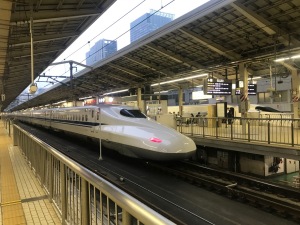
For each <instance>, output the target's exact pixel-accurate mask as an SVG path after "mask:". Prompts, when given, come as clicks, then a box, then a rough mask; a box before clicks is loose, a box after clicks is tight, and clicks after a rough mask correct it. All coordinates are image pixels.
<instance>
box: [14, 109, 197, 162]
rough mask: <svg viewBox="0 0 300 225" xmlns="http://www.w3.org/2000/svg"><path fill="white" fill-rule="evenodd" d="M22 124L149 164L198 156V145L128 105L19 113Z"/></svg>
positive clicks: (17, 116)
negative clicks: (95, 142)
mask: <svg viewBox="0 0 300 225" xmlns="http://www.w3.org/2000/svg"><path fill="white" fill-rule="evenodd" d="M15 117H16V118H17V119H19V120H21V121H25V122H28V123H32V124H36V125H40V126H43V127H46V128H49V129H54V130H61V131H65V132H69V133H75V134H79V135H84V136H88V137H91V138H94V139H100V138H101V143H102V146H104V147H106V148H108V149H112V150H115V151H117V152H119V153H120V154H122V155H126V156H129V157H133V158H142V159H148V160H158V161H167V160H180V159H186V158H190V157H191V156H193V155H194V154H195V152H196V145H195V143H194V141H193V140H192V139H191V138H189V137H187V136H184V135H183V134H181V133H179V132H177V131H176V130H174V129H172V128H169V127H166V126H164V125H162V124H160V123H157V122H156V121H154V120H152V119H150V118H148V117H147V116H146V115H144V114H143V113H142V112H141V111H140V110H139V109H137V108H134V107H131V106H124V105H98V106H84V107H72V108H53V109H42V110H33V111H19V112H17V113H15Z"/></svg>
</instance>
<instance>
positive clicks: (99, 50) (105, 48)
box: [85, 39, 117, 66]
mask: <svg viewBox="0 0 300 225" xmlns="http://www.w3.org/2000/svg"><path fill="white" fill-rule="evenodd" d="M116 51H117V42H116V41H111V40H106V39H101V40H99V41H97V42H96V43H95V45H94V46H93V47H91V48H90V51H88V52H87V53H86V54H85V55H86V65H88V66H90V65H92V64H94V63H96V62H98V61H100V60H102V59H104V58H106V57H108V56H110V55H111V54H113V53H114V52H116Z"/></svg>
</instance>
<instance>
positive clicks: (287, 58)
mask: <svg viewBox="0 0 300 225" xmlns="http://www.w3.org/2000/svg"><path fill="white" fill-rule="evenodd" d="M298 58H300V54H299V55H294V56H291V57H284V58H279V59H275V60H274V62H282V61H285V60H289V59H298Z"/></svg>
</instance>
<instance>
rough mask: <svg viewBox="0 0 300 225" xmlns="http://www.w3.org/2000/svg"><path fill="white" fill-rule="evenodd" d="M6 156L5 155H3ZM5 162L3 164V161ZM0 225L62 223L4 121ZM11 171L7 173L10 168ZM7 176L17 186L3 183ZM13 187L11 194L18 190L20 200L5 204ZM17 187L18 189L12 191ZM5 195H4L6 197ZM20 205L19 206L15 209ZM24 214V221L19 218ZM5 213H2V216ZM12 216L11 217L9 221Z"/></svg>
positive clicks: (0, 143) (0, 130)
mask: <svg viewBox="0 0 300 225" xmlns="http://www.w3.org/2000/svg"><path fill="white" fill-rule="evenodd" d="M4 156H5V157H4ZM2 162H3V164H2ZM0 163H1V164H0V202H1V212H2V213H1V212H0V225H2V224H3V225H17V224H18V225H19V224H26V225H36V224H38V225H40V224H42V225H44V224H45V225H46V224H47V225H48V224H49V225H59V224H61V220H60V218H59V217H58V215H57V214H56V211H55V209H54V207H53V205H52V204H51V203H50V202H49V200H48V198H47V196H45V192H44V190H43V189H42V187H41V185H40V183H39V182H38V181H37V179H36V178H35V175H34V174H33V172H32V170H31V169H30V167H29V166H28V164H27V162H26V161H25V160H24V157H23V156H22V154H21V152H20V150H19V148H18V147H16V146H12V143H11V139H10V138H9V137H8V135H7V133H6V131H5V128H4V126H3V123H2V121H0ZM8 168H10V171H12V172H11V173H10V174H7V169H8ZM5 179H8V180H13V181H14V184H13V185H12V186H14V187H8V186H7V185H5V186H2V184H3V182H7V181H6V180H5ZM6 188H10V189H9V190H8V191H7V192H9V196H12V193H15V192H17V194H18V195H17V196H18V199H17V200H15V202H14V201H13V200H11V201H10V204H8V203H7V204H5V201H7V200H5V198H6V197H4V193H5V191H4V190H5V189H6ZM12 188H14V189H15V190H16V191H12V190H13V189H12ZM3 197H4V198H3ZM16 206H18V207H19V209H16V208H13V207H16ZM19 213H22V219H23V220H22V221H21V220H19V219H20V217H19ZM1 214H2V215H1ZM6 218H10V220H6Z"/></svg>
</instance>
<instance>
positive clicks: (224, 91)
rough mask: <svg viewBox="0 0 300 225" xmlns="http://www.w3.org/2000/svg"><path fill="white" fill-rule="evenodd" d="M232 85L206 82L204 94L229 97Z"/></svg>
mask: <svg viewBox="0 0 300 225" xmlns="http://www.w3.org/2000/svg"><path fill="white" fill-rule="evenodd" d="M231 92H232V84H231V83H229V82H214V81H209V80H208V81H207V85H206V94H208V95H231Z"/></svg>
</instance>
